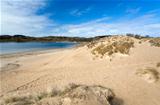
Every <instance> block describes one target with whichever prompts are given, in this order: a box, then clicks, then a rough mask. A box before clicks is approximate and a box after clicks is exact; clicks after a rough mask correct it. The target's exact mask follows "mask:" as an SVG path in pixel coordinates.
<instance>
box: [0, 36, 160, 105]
mask: <svg viewBox="0 0 160 105" xmlns="http://www.w3.org/2000/svg"><path fill="white" fill-rule="evenodd" d="M133 40H134V47H133V48H131V49H130V52H129V55H122V54H118V53H117V54H115V55H114V56H112V57H107V56H105V57H103V58H99V57H95V56H94V55H93V54H92V53H91V49H89V48H88V47H87V46H81V47H75V48H71V49H63V50H57V51H55V50H48V51H40V52H32V53H23V54H22V53H19V54H11V55H3V56H0V59H1V73H0V76H1V80H0V82H1V90H0V96H1V98H2V97H4V96H6V95H9V94H15V93H16V94H28V93H32V94H34V93H37V92H42V91H46V90H47V89H49V88H54V87H56V88H61V87H63V86H65V85H67V84H70V83H75V84H82V85H102V86H104V87H108V88H110V89H112V91H113V92H114V94H115V95H116V99H117V102H116V104H115V105H159V104H160V92H159V89H160V80H159V77H157V78H154V77H153V78H152V73H151V75H150V74H149V78H147V77H146V76H145V75H143V73H142V75H141V74H140V75H139V74H138V73H137V70H139V69H144V68H154V69H155V70H156V71H157V72H159V73H160V67H159V66H157V64H158V63H159V62H160V48H159V47H155V46H151V45H150V44H149V43H148V42H145V41H144V42H142V43H141V44H140V43H138V41H139V40H138V39H133Z"/></svg>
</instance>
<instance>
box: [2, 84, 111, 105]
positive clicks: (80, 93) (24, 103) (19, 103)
mask: <svg viewBox="0 0 160 105" xmlns="http://www.w3.org/2000/svg"><path fill="white" fill-rule="evenodd" d="M88 92H89V93H90V94H92V93H94V95H96V97H100V96H99V95H98V94H103V95H105V99H107V100H108V101H110V99H112V98H113V97H114V93H113V92H112V91H111V90H110V89H108V88H105V87H102V86H98V85H97V86H96V85H95V86H86V85H77V84H73V83H72V84H69V85H67V86H66V87H65V88H64V89H61V90H59V89H57V88H52V89H51V90H50V91H44V92H41V93H38V94H34V95H18V94H17V95H14V96H5V97H4V98H3V100H2V101H3V102H2V103H0V105H45V104H43V102H46V101H47V103H48V102H50V101H53V103H54V102H57V100H54V99H58V102H60V103H62V102H61V101H62V100H63V99H64V98H70V99H71V100H74V99H80V100H81V99H83V98H84V99H85V98H86V97H90V96H89V95H88ZM97 92H98V93H97ZM103 92H104V93H103ZM48 99H53V100H48ZM59 99H60V101H59ZM44 100H45V101H44ZM51 103H52V102H51ZM47 105H52V104H47ZM56 105H57V104H56ZM58 105H59V104H58ZM60 105H63V104H60ZM106 105H108V104H106Z"/></svg>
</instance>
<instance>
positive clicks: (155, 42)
mask: <svg viewBox="0 0 160 105" xmlns="http://www.w3.org/2000/svg"><path fill="white" fill-rule="evenodd" d="M149 42H150V44H151V46H156V47H160V38H154V39H151V40H149Z"/></svg>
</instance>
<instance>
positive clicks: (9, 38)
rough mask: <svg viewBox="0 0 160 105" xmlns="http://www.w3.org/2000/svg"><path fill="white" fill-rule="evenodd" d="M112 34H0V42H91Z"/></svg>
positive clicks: (139, 36) (137, 37)
mask: <svg viewBox="0 0 160 105" xmlns="http://www.w3.org/2000/svg"><path fill="white" fill-rule="evenodd" d="M109 36H112V35H101V36H95V37H90V38H86V37H67V36H45V37H31V36H25V35H0V42H30V41H34V42H64V41H68V42H91V41H94V40H97V39H100V38H104V37H109ZM126 36H130V37H134V38H136V39H142V38H149V36H141V35H134V34H126Z"/></svg>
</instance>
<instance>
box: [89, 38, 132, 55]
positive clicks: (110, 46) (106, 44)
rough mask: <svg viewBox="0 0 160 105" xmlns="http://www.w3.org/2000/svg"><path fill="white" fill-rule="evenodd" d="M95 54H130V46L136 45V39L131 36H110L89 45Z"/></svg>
mask: <svg viewBox="0 0 160 105" xmlns="http://www.w3.org/2000/svg"><path fill="white" fill-rule="evenodd" d="M87 47H88V48H89V49H91V53H92V54H93V55H99V56H101V57H103V56H104V55H108V56H111V55H113V54H114V53H121V54H129V51H130V48H132V47H134V41H133V40H132V39H131V38H129V37H110V38H106V39H104V40H101V41H99V42H92V43H89V44H88V45H87Z"/></svg>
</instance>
